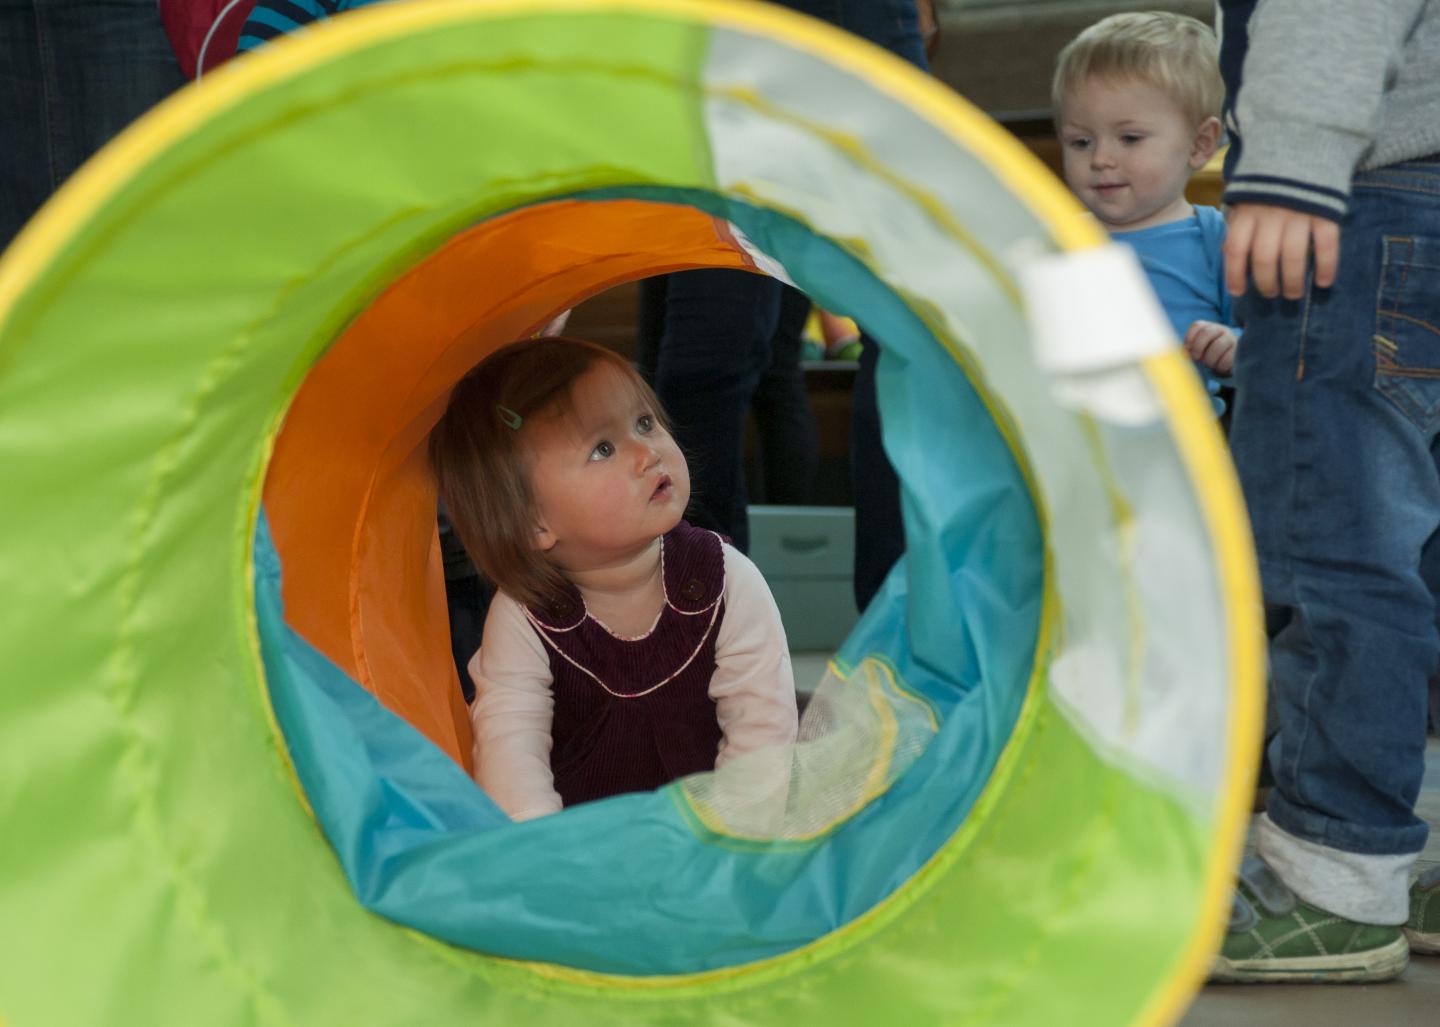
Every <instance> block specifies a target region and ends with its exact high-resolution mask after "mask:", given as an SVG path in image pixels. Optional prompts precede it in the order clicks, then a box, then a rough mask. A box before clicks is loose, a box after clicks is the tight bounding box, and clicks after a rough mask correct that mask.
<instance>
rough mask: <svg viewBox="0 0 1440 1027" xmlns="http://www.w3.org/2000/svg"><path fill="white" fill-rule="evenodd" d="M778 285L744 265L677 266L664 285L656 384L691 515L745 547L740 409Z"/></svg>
mask: <svg viewBox="0 0 1440 1027" xmlns="http://www.w3.org/2000/svg"><path fill="white" fill-rule="evenodd" d="M781 288H782V285H781V283H780V282H778V281H776V280H775V279H773V278H766V277H765V276H763V275H758V274H753V273H751V272H749V271H731V270H728V269H715V270H706V271H681V272H677V273H675V274H672V275H669V276H667V278H666V281H665V285H664V291H663V296H664V303H665V311H664V321H663V324H664V328H663V331H662V335H661V340H660V347H659V352H658V354H657V356H656V365H655V392H656V394H657V395H658V396H659V398H660V402H661V403H662V404H664V406H665V409H666V411H667V412H668V413H669V414H670V418H671V420H672V421H673V422H674V425H675V439H676V441H677V442H679V444H680V448H681V450H682V451H683V452H684V453H685V458H686V460H688V461H689V463H690V481H691V489H690V494H691V501H690V518H691V519H692V520H693V521H694V522H695V523H696V524H699V525H701V526H703V527H706V528H710V529H711V530H713V531H718V532H720V533H721V534H723V535H728V536H730V539H731V540H732V541H733V542H734V544H735V547H736V548H737V549H740V550H742V551H744V550H745V549H746V548H747V547H748V545H749V541H750V531H749V526H748V523H747V521H746V514H745V506H746V500H747V497H746V492H745V473H744V453H743V446H744V441H745V418H746V416H747V415H748V414H749V412H750V400H751V398H752V397H753V396H754V395H755V386H756V384H757V383H758V382H759V381H760V375H761V372H762V371H763V370H764V369H765V367H766V366H768V364H769V362H770V339H771V337H772V336H773V335H774V334H775V327H776V324H777V323H778V321H779V316H780V295H781V293H780V290H781Z"/></svg>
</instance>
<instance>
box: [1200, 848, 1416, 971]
mask: <svg viewBox="0 0 1440 1027" xmlns="http://www.w3.org/2000/svg"><path fill="white" fill-rule="evenodd" d="M1436 905H1437V906H1440V902H1437V903H1436ZM1409 961H1410V945H1409V944H1408V943H1407V942H1406V940H1405V935H1404V934H1403V933H1402V932H1401V929H1400V928H1399V927H1376V926H1375V925H1373V924H1361V923H1356V922H1355V921H1353V920H1346V919H1345V918H1344V917H1340V916H1336V915H1335V914H1334V913H1327V912H1325V911H1324V910H1323V909H1316V908H1315V907H1314V906H1311V905H1308V904H1307V903H1304V902H1301V901H1300V899H1299V898H1297V897H1296V895H1295V893H1294V892H1292V891H1291V890H1290V889H1289V888H1287V887H1286V886H1285V884H1284V882H1282V881H1281V880H1280V878H1279V877H1277V876H1275V871H1273V870H1271V869H1270V867H1269V866H1267V865H1266V864H1265V862H1264V860H1262V859H1260V858H1259V857H1256V856H1251V857H1249V858H1247V859H1246V860H1245V862H1244V863H1243V864H1241V867H1240V881H1239V884H1238V886H1237V887H1236V889H1235V901H1234V905H1233V906H1232V907H1231V913H1230V926H1229V928H1228V930H1227V933H1226V935H1225V943H1224V945H1222V946H1221V949H1220V954H1219V955H1218V956H1216V957H1215V965H1214V967H1213V968H1212V969H1211V971H1210V979H1211V980H1212V981H1222V982H1247V983H1255V982H1262V981H1263V982H1290V983H1293V982H1296V981H1313V982H1315V983H1323V982H1335V983H1340V982H1361V981H1388V980H1390V979H1391V978H1393V977H1398V976H1399V975H1400V972H1401V971H1402V970H1404V969H1405V967H1406V965H1407V964H1408V963H1409Z"/></svg>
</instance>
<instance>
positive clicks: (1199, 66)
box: [1050, 11, 1225, 125]
mask: <svg viewBox="0 0 1440 1027" xmlns="http://www.w3.org/2000/svg"><path fill="white" fill-rule="evenodd" d="M1089 78H1102V79H1109V80H1111V81H1125V80H1127V79H1132V80H1139V81H1141V82H1145V83H1148V84H1150V85H1153V86H1155V87H1156V88H1157V89H1161V90H1163V91H1164V92H1165V93H1166V94H1167V95H1168V96H1169V97H1170V98H1171V99H1173V100H1174V101H1175V102H1176V103H1177V104H1178V105H1179V107H1180V109H1181V110H1182V111H1183V112H1184V113H1185V116H1186V117H1187V118H1189V119H1190V121H1191V122H1192V123H1193V124H1195V125H1198V124H1200V122H1202V121H1204V120H1205V119H1206V118H1209V117H1212V116H1216V115H1218V114H1219V113H1220V104H1221V102H1222V101H1223V100H1224V98H1225V83H1224V82H1223V81H1222V80H1221V78H1220V45H1219V43H1218V42H1217V41H1216V39H1215V33H1214V32H1213V31H1212V30H1211V28H1210V27H1209V26H1208V25H1206V24H1205V23H1204V22H1201V21H1196V20H1195V19H1194V18H1190V17H1187V16H1186V15H1183V14H1172V13H1170V12H1168V11H1137V12H1134V13H1130V14H1112V15H1110V17H1108V18H1105V19H1102V20H1101V21H1097V22H1096V23H1095V24H1094V25H1091V26H1090V27H1089V28H1088V29H1086V30H1085V31H1084V32H1082V33H1080V34H1079V35H1078V36H1076V37H1075V38H1074V39H1072V40H1070V42H1069V43H1068V44H1067V45H1066V47H1065V49H1063V50H1061V51H1060V57H1059V59H1058V60H1057V61H1056V64H1055V78H1054V80H1053V81H1052V82H1051V86H1050V102H1051V105H1052V109H1053V111H1054V116H1055V120H1056V121H1057V122H1058V121H1059V120H1060V118H1061V112H1062V110H1063V109H1064V103H1065V97H1066V96H1068V95H1069V94H1070V92H1071V91H1072V90H1074V89H1075V88H1076V87H1078V86H1079V85H1080V83H1082V82H1084V81H1085V80H1086V79H1089Z"/></svg>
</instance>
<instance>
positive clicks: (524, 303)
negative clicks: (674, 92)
mask: <svg viewBox="0 0 1440 1027" xmlns="http://www.w3.org/2000/svg"><path fill="white" fill-rule="evenodd" d="M696 267H731V268H748V269H751V270H754V264H753V262H752V261H751V259H750V258H749V256H748V255H747V254H746V253H745V252H744V251H743V250H742V249H741V248H740V247H739V246H738V245H737V244H736V243H735V241H734V239H733V237H732V235H731V233H730V230H729V226H728V225H726V224H725V223H724V222H723V221H719V220H717V219H714V218H712V217H710V216H708V215H705V214H701V213H699V212H698V211H695V210H693V209H691V208H688V207H680V206H671V205H668V204H661V203H653V202H646V201H638V200H606V201H601V202H589V201H583V200H558V201H554V202H550V203H545V204H541V205H537V206H533V207H526V208H523V209H520V210H517V211H514V212H512V213H509V214H507V215H504V216H501V217H498V218H495V219H492V220H489V221H486V222H484V223H482V224H480V225H477V226H476V227H474V228H472V229H470V230H469V231H467V232H463V233H461V234H459V235H457V236H456V237H454V238H453V239H452V240H450V241H449V242H448V243H446V244H445V245H444V246H443V247H441V248H440V249H439V250H438V251H436V252H435V253H434V254H433V255H431V256H430V257H429V258H427V259H426V260H424V261H422V262H421V263H420V264H418V265H417V266H416V267H414V268H413V269H412V270H411V271H409V272H408V273H406V274H405V275H404V276H403V277H402V278H400V279H399V280H397V281H396V282H395V283H393V284H392V285H391V286H389V287H388V288H387V289H386V290H385V291H384V292H383V293H382V294H381V295H380V296H379V297H378V298H377V299H376V300H375V301H374V302H373V303H372V304H371V305H370V306H369V308H368V309H366V310H365V311H364V313H362V314H361V315H360V316H359V317H358V318H356V320H355V321H354V322H353V323H352V324H351V325H350V326H349V328H347V329H346V330H345V331H344V332H343V333H342V334H341V335H340V337H339V338H338V339H337V340H336V342H335V343H334V345H333V346H332V347H331V348H330V349H329V351H328V352H327V353H326V355H325V357H324V358H323V359H322V360H321V361H320V362H319V363H318V364H316V366H315V367H314V369H313V370H311V372H310V373H309V374H308V375H307V376H306V379H305V383H304V386H303V387H302V388H301V389H300V391H299V393H298V394H297V396H296V398H295V402H294V403H293V404H292V406H291V408H290V410H289V411H288V413H287V414H286V418H285V423H284V425H283V427H282V429H281V432H280V434H279V437H278V439H277V440H276V444H275V452H274V456H273V458H272V461H271V464H270V470H269V475H268V477H267V479H266V483H265V492H264V500H265V505H266V509H267V510H268V512H269V519H270V524H271V528H272V531H273V534H274V540H275V545H276V549H277V550H278V552H279V554H280V558H281V561H282V565H283V566H284V568H285V579H284V599H285V609H286V619H287V621H288V622H289V623H290V625H291V627H293V628H294V629H295V630H296V631H298V632H299V633H300V634H301V635H303V636H304V637H305V638H306V639H307V640H308V641H309V642H310V643H311V644H312V645H314V646H315V647H316V648H317V649H319V650H320V651H321V652H322V653H324V654H325V655H326V656H327V657H328V658H329V659H330V660H332V661H333V662H334V663H335V664H336V665H337V666H339V667H340V668H341V669H342V670H344V671H345V672H346V673H347V674H349V675H350V676H351V677H352V678H354V679H355V680H356V681H359V682H360V683H361V684H362V685H364V686H365V688H367V689H369V690H370V692H371V693H372V694H374V695H375V696H376V697H377V698H378V699H379V700H380V701H381V702H382V703H384V705H385V706H387V707H388V708H389V709H390V710H391V711H393V712H394V713H396V714H397V715H399V716H401V717H403V718H404V719H405V720H407V721H409V722H410V723H411V724H412V725H413V726H414V727H415V728H417V729H418V730H419V731H420V732H422V733H423V734H424V735H425V736H426V737H428V738H429V739H430V740H431V741H432V742H434V743H435V744H436V745H438V746H439V747H440V748H441V749H443V750H444V751H445V752H446V753H448V754H449V755H450V756H451V758H453V759H454V760H455V761H456V762H457V763H459V764H460V765H461V766H463V767H465V768H466V770H467V771H468V770H470V769H471V755H470V748H471V732H470V721H469V717H468V716H467V715H466V710H465V704H464V700H463V698H462V696H461V692H460V687H459V682H458V680H457V679H456V672H455V667H454V663H453V661H452V660H451V656H450V647H449V624H448V618H447V614H446V602H445V586H444V575H443V571H442V567H441V560H440V546H439V536H438V534H437V531H436V526H435V500H436V495H435V484H434V481H433V479H432V476H431V474H430V471H429V468H428V465H427V462H426V455H425V441H426V438H427V436H428V434H429V432H430V429H431V428H432V427H433V426H434V424H435V422H436V421H437V420H438V419H439V417H440V415H441V413H442V412H443V411H444V406H445V402H446V399H447V397H448V395H449V392H450V389H451V387H452V386H453V385H454V384H455V382H456V381H458V380H459V378H460V377H461V376H462V375H464V374H465V372H466V371H468V370H469V369H470V368H471V367H473V366H474V365H475V364H477V363H478V362H479V361H480V360H482V359H483V358H484V357H485V356H486V355H487V354H488V353H490V352H491V351H493V350H494V349H496V348H497V347H499V346H502V345H504V344H506V343H508V342H511V341H513V340H515V339H520V338H525V337H527V336H530V335H532V334H534V333H535V332H536V331H537V330H538V329H539V328H540V327H541V326H543V325H544V324H545V323H546V322H547V321H548V320H550V319H551V318H552V317H554V316H555V315H556V314H557V313H559V312H560V311H563V310H566V309H569V308H570V307H572V306H575V305H576V304H578V303H580V302H581V301H583V300H584V299H586V298H588V297H590V296H593V295H595V294H597V293H599V292H603V291H604V290H605V289H608V288H610V287H612V286H614V285H618V284H620V283H622V282H626V281H630V280H632V279H635V278H642V277H646V276H648V275H654V274H662V273H664V272H667V271H676V270H683V269H686V268H696ZM397 339H400V340H403V342H404V345H396V341H397Z"/></svg>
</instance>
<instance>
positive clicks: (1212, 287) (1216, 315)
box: [1111, 206, 1240, 409]
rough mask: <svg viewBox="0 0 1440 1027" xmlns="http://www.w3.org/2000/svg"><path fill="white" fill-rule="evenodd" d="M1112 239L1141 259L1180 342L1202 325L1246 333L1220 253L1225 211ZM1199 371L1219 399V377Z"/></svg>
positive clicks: (1201, 210)
mask: <svg viewBox="0 0 1440 1027" xmlns="http://www.w3.org/2000/svg"><path fill="white" fill-rule="evenodd" d="M1111 237H1112V238H1113V239H1114V240H1115V241H1116V242H1123V243H1124V244H1125V245H1126V246H1129V247H1130V248H1131V249H1132V250H1134V251H1135V255H1136V256H1138V257H1139V258H1140V266H1141V267H1143V268H1144V269H1145V274H1146V276H1147V277H1148V278H1149V279H1150V287H1151V288H1152V289H1154V290H1155V295H1157V296H1159V297H1160V305H1161V306H1163V307H1164V308H1165V313H1166V315H1167V316H1168V317H1169V318H1170V324H1171V325H1172V326H1174V328H1175V334H1176V335H1177V336H1178V337H1179V338H1181V339H1184V338H1185V333H1186V332H1187V331H1188V330H1189V328H1190V325H1191V324H1193V323H1194V322H1196V321H1215V322H1218V323H1220V324H1223V325H1225V326H1227V327H1228V328H1229V329H1230V330H1231V331H1233V332H1234V333H1235V334H1236V335H1239V334H1240V329H1239V328H1238V327H1237V326H1236V325H1235V316H1234V314H1233V313H1232V312H1231V309H1230V294H1229V293H1228V292H1226V291H1225V260H1224V257H1223V255H1222V254H1221V252H1220V247H1221V245H1222V244H1223V243H1224V242H1225V215H1223V214H1221V213H1220V211H1218V210H1217V209H1215V208H1214V207H1199V206H1197V207H1196V208H1195V213H1194V215H1193V216H1191V217H1188V218H1181V219H1180V220H1179V221H1170V222H1167V223H1166V224H1163V225H1155V226H1153V227H1151V228H1140V229H1136V230H1135V231H1133V232H1112V233H1111ZM1196 370H1197V371H1199V372H1200V377H1202V378H1204V379H1205V386H1206V388H1207V389H1209V390H1210V392H1211V394H1212V395H1214V393H1215V390H1216V388H1217V387H1218V383H1217V382H1216V378H1215V374H1214V372H1212V371H1210V370H1209V369H1208V368H1205V367H1202V366H1200V365H1199V364H1196ZM1216 402H1217V403H1219V400H1218V399H1217V400H1216ZM1221 409H1223V406H1222V408H1221Z"/></svg>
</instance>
